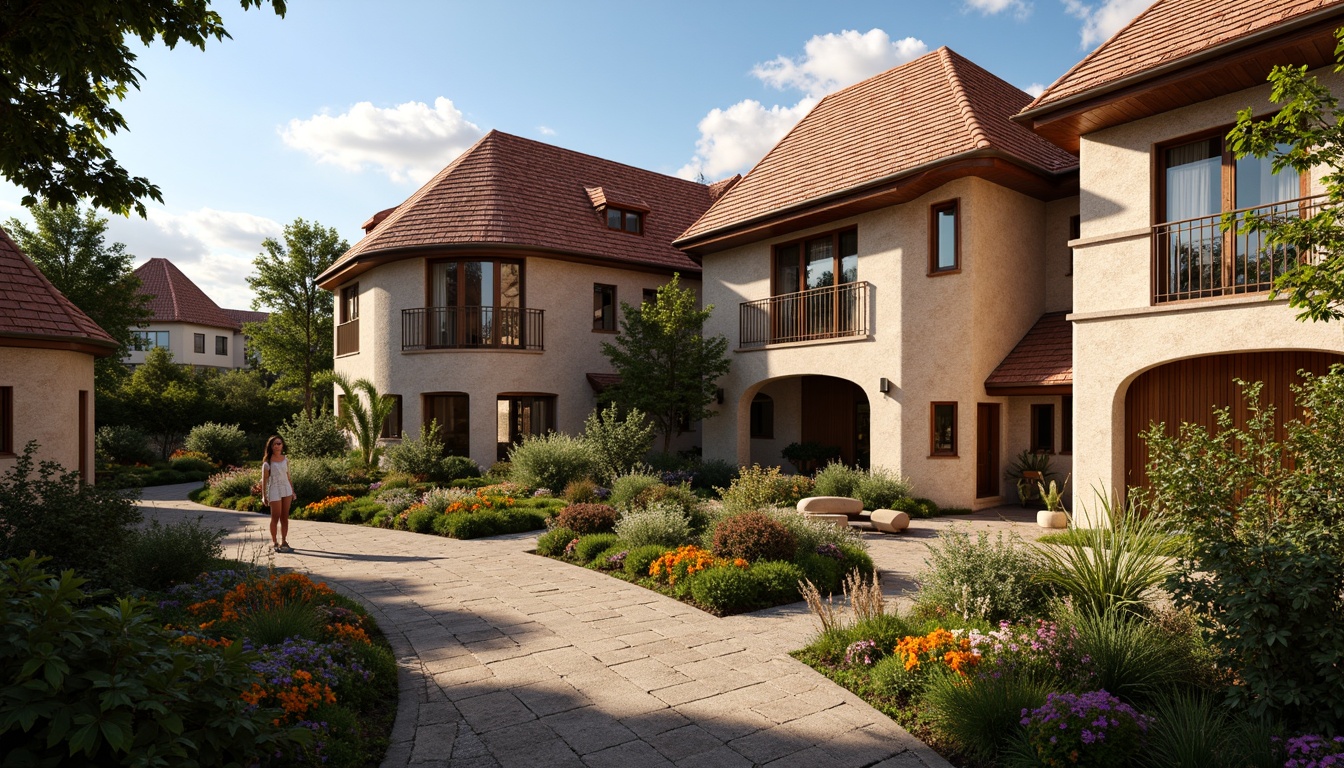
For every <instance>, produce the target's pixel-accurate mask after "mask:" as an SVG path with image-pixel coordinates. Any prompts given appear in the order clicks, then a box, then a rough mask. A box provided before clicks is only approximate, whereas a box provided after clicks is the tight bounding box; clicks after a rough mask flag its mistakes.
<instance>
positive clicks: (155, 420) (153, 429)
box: [117, 347, 207, 459]
mask: <svg viewBox="0 0 1344 768" xmlns="http://www.w3.org/2000/svg"><path fill="white" fill-rule="evenodd" d="M117 399H118V400H119V404H118V405H119V407H118V411H119V412H120V413H121V415H122V417H123V418H125V419H126V420H127V421H129V422H130V423H132V424H136V425H138V426H139V427H140V428H141V429H144V430H145V431H146V432H148V433H149V434H150V435H151V436H152V437H154V438H155V439H156V440H157V441H158V443H159V452H160V455H161V456H162V458H165V459H166V458H168V454H169V452H171V450H172V447H173V446H174V445H176V444H177V443H178V442H180V441H181V439H182V438H183V437H184V436H185V435H186V434H187V432H189V431H191V428H192V427H194V426H196V425H197V424H199V423H201V422H202V421H205V415H206V414H205V410H206V408H207V403H206V399H205V398H204V397H203V393H202V389H201V382H200V379H199V378H198V377H197V376H195V375H194V374H193V373H192V372H191V371H190V370H189V369H187V368H186V367H185V366H182V365H178V364H177V363H174V362H173V355H172V353H171V352H169V351H168V350H166V349H164V348H163V347H155V348H154V349H151V350H149V352H148V353H147V354H146V355H145V362H144V364H143V365H141V366H139V367H137V368H136V369H135V373H133V374H131V376H130V378H129V379H128V380H127V381H126V383H125V384H124V385H123V386H122V388H121V390H120V392H119V393H118V398H117Z"/></svg>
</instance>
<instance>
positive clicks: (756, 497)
mask: <svg viewBox="0 0 1344 768" xmlns="http://www.w3.org/2000/svg"><path fill="white" fill-rule="evenodd" d="M716 490H718V492H719V496H720V497H722V499H723V505H724V507H726V508H728V509H733V510H758V509H766V508H769V507H792V506H794V505H796V504H797V503H798V501H799V499H802V498H804V497H807V496H811V495H812V492H813V485H812V479H811V478H809V477H807V476H805V475H786V474H784V473H783V472H781V471H780V469H779V467H767V468H764V469H762V468H761V466H760V465H759V464H753V465H751V467H750V468H747V467H743V468H742V470H741V471H740V472H739V473H738V475H737V477H736V478H735V479H734V480H733V484H732V485H731V486H729V487H728V488H727V489H726V490H725V489H723V488H718V489H716Z"/></svg>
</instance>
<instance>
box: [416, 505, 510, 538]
mask: <svg viewBox="0 0 1344 768" xmlns="http://www.w3.org/2000/svg"><path fill="white" fill-rule="evenodd" d="M433 526H434V532H435V533H437V534H439V535H440V536H450V537H452V538H454V539H480V538H484V537H486V536H497V535H499V534H501V533H504V530H505V521H504V517H503V515H501V514H500V513H499V512H498V511H496V510H493V509H483V510H480V511H478V512H461V513H457V514H452V515H439V516H437V517H435V518H434V523H433Z"/></svg>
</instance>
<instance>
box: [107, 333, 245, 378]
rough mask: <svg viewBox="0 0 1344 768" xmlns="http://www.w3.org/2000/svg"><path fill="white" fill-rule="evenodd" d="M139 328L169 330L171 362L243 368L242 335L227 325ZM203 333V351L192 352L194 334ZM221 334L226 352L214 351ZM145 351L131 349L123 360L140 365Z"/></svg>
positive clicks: (207, 366)
mask: <svg viewBox="0 0 1344 768" xmlns="http://www.w3.org/2000/svg"><path fill="white" fill-rule="evenodd" d="M139 330H143V331H167V332H168V351H169V352H171V353H172V354H173V362H175V363H180V364H182V365H194V366H202V367H206V368H224V369H231V368H243V367H245V366H246V362H245V359H244V357H243V349H242V346H243V337H242V335H241V334H239V333H236V332H234V331H232V330H229V329H227V328H212V327H210V326H206V325H196V324H194V323H152V324H150V325H148V326H146V327H144V328H141V329H139ZM197 333H200V334H204V335H205V353H204V354H197V352H196V351H195V349H196V348H195V336H194V335H195V334H197ZM216 336H223V337H224V338H226V339H228V340H229V351H228V354H226V355H217V354H215V337H216ZM147 353H148V350H134V349H133V350H131V351H130V352H128V353H127V354H126V358H125V362H127V363H129V364H131V365H140V364H141V363H143V362H145V355H146V354H147Z"/></svg>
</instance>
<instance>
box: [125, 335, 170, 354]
mask: <svg viewBox="0 0 1344 768" xmlns="http://www.w3.org/2000/svg"><path fill="white" fill-rule="evenodd" d="M167 346H168V332H167V331H131V348H132V349H136V350H141V351H143V350H147V349H153V348H155V347H167Z"/></svg>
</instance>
